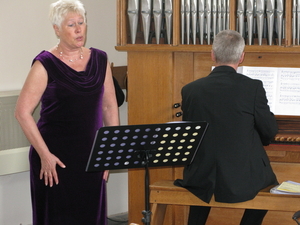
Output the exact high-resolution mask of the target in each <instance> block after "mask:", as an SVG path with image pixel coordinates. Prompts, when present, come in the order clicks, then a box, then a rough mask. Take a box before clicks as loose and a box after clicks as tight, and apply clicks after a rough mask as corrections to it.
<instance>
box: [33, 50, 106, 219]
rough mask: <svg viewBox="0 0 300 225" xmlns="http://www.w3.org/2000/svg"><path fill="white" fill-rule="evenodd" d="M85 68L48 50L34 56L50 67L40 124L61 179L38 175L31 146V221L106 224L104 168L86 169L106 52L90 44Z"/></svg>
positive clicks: (96, 121) (97, 120)
mask: <svg viewBox="0 0 300 225" xmlns="http://www.w3.org/2000/svg"><path fill="white" fill-rule="evenodd" d="M90 50H91V55H90V59H89V61H88V64H87V67H86V70H85V71H82V72H77V71H75V70H73V69H72V68H70V67H69V66H67V65H66V64H65V63H63V62H62V61H61V60H59V59H58V58H56V57H55V56H54V55H52V54H51V53H50V52H48V51H42V52H41V53H40V54H39V55H37V56H36V58H34V60H33V62H35V61H36V60H38V61H40V62H41V63H42V65H43V66H44V67H45V69H46V71H47V73H48V85H47V87H46V90H45V92H44V94H43V96H42V98H41V112H40V119H39V121H38V123H37V125H38V128H39V130H40V132H41V135H42V137H43V138H44V140H45V142H46V144H47V146H48V148H49V150H50V151H51V153H53V154H54V155H56V156H57V157H58V158H59V159H60V160H61V161H62V162H63V163H64V164H65V165H66V168H60V167H59V166H57V173H58V178H59V184H58V185H56V184H54V185H53V187H49V186H45V184H44V180H40V179H39V173H40V169H41V162H40V158H39V156H38V154H37V152H36V151H35V149H34V148H33V147H32V146H31V148H30V153H29V159H30V182H31V196H32V209H33V225H106V224H107V220H106V182H105V180H103V179H102V176H103V172H95V173H94V172H93V173H88V172H85V169H86V165H87V162H88V158H89V155H90V151H91V148H92V145H93V140H94V137H95V133H96V131H97V130H98V129H99V128H100V127H102V125H103V123H102V96H103V90H104V87H103V83H104V79H105V73H106V66H107V55H106V53H105V52H103V51H101V50H98V49H95V48H91V49H90Z"/></svg>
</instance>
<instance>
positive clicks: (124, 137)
mask: <svg viewBox="0 0 300 225" xmlns="http://www.w3.org/2000/svg"><path fill="white" fill-rule="evenodd" d="M207 126H208V123H207V122H202V121H201V122H171V123H164V124H147V125H128V126H111V127H102V128H100V129H99V130H98V132H97V134H96V137H95V140H94V144H93V147H92V151H91V154H90V157H89V161H88V164H87V167H86V171H87V172H96V171H104V170H114V169H131V168H141V167H144V168H145V206H146V209H145V210H144V211H143V212H142V213H143V215H144V216H145V217H144V218H143V219H142V221H143V223H144V224H145V225H150V218H151V212H150V210H149V209H150V204H149V170H148V167H158V166H175V165H188V164H190V163H191V162H192V161H193V158H194V156H195V154H196V151H197V149H198V147H199V145H200V143H201V141H202V138H203V136H204V134H205V131H206V129H207Z"/></svg>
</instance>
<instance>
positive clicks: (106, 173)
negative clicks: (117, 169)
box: [103, 170, 109, 182]
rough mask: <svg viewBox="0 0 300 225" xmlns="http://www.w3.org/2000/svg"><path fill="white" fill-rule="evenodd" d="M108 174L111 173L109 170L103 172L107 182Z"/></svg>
mask: <svg viewBox="0 0 300 225" xmlns="http://www.w3.org/2000/svg"><path fill="white" fill-rule="evenodd" d="M108 175H109V170H105V171H104V173H103V179H104V180H105V181H106V182H107V181H108Z"/></svg>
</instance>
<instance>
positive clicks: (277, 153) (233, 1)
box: [116, 0, 300, 225]
mask: <svg viewBox="0 0 300 225" xmlns="http://www.w3.org/2000/svg"><path fill="white" fill-rule="evenodd" d="M129 1H130V0H117V46H116V49H117V50H118V51H126V52H127V56H128V64H127V66H128V84H127V85H128V86H127V88H128V92H127V93H128V96H127V98H128V123H129V124H130V125H134V124H153V123H165V122H170V121H179V120H181V111H180V101H181V96H180V90H181V88H182V86H184V85H185V84H187V83H189V82H191V81H193V80H195V79H198V78H201V77H205V76H207V75H208V73H209V72H210V70H211V67H212V66H213V62H212V61H211V58H210V51H211V45H210V44H209V43H208V40H206V41H205V42H204V43H203V44H201V43H200V42H201V41H200V40H199V32H198V33H197V36H196V37H197V38H196V41H195V43H193V41H194V40H193V35H186V32H187V31H186V30H185V31H184V32H185V33H184V32H182V20H181V19H182V7H183V6H182V4H183V3H184V4H185V6H184V7H186V4H187V2H188V4H190V3H191V2H194V1H192V0H191V1H187V0H171V1H170V2H171V3H172V13H173V14H172V20H171V21H172V23H171V26H172V29H171V31H172V33H171V35H172V36H171V43H167V41H166V39H167V38H166V33H167V32H166V31H165V29H166V28H165V27H163V28H161V30H162V31H161V32H160V36H159V38H156V37H155V31H154V25H153V24H154V22H153V21H154V20H155V18H154V16H153V15H152V16H150V17H151V20H150V25H149V27H150V31H149V35H148V36H149V38H148V39H147V41H149V43H145V38H144V35H145V34H144V32H145V30H143V21H144V19H145V17H144V15H143V12H145V11H143V8H142V6H141V4H143V2H146V3H147V2H148V3H149V2H152V3H153V1H154V0H153V1H150V0H149V1H148V0H136V1H133V2H135V3H137V2H138V3H139V7H138V9H139V10H140V11H132V9H131V13H136V15H137V18H136V19H137V20H138V24H137V28H136V30H137V32H136V33H135V35H136V37H135V42H134V43H132V31H131V28H130V25H129V23H130V20H131V19H132V18H131V19H129V14H128V13H129V6H130V5H129V4H132V2H130V3H129ZM200 1H201V0H200ZM211 1H213V0H211ZM226 1H227V0H226ZM255 1H258V0H255ZM162 2H163V4H167V0H164V1H162ZM196 2H197V3H199V0H197V1H196ZM238 2H239V1H237V0H228V11H229V17H228V18H229V20H228V22H229V24H228V29H233V30H238V26H239V24H238V21H239V20H238V17H239V15H238V8H239V6H238ZM245 2H246V0H245ZM283 2H284V12H283V17H284V26H283V36H282V40H281V45H278V36H277V37H276V36H275V37H273V39H272V40H273V41H272V43H270V42H269V43H268V40H267V39H268V38H267V37H266V36H264V37H263V38H262V40H261V41H262V43H259V40H258V39H257V34H255V35H256V36H255V35H254V38H253V44H251V45H249V44H247V41H246V48H245V52H246V55H245V60H244V62H243V63H242V65H241V66H257V67H294V68H297V67H300V66H299V65H300V64H299V62H300V46H299V45H297V41H298V39H297V38H296V39H295V37H294V33H295V31H294V30H293V29H294V28H293V26H294V25H293V24H294V23H293V21H294V19H295V18H294V17H295V14H294V13H293V9H294V7H295V6H294V5H293V3H292V2H293V1H290V0H287V1H283ZM165 8H166V7H165ZM153 11H154V9H153ZM165 17H166V15H165ZM165 17H163V21H166V18H165ZM265 17H266V16H265ZM164 19H165V20H164ZM191 21H192V20H191ZM198 21H199V18H198ZM265 21H266V18H265ZM162 23H164V22H162ZM190 26H192V24H191V25H190ZM197 29H198V28H197ZM183 34H184V35H185V36H183ZM183 39H184V40H183ZM212 39H213V37H212ZM245 40H246V38H245ZM294 42H295V43H294ZM299 115H300V112H299ZM276 119H277V121H278V126H279V133H278V135H277V136H276V138H275V139H274V142H273V143H272V144H271V145H270V146H267V147H266V148H265V149H266V151H267V153H268V155H269V157H270V160H271V161H275V162H289V163H300V145H299V144H300V116H277V115H276ZM182 169H183V168H182V167H163V168H152V169H150V183H153V182H155V181H158V180H166V179H168V180H171V179H172V180H174V179H177V178H181V177H182ZM298 172H299V171H295V173H298ZM128 180H129V223H139V224H142V222H141V219H142V217H143V216H142V210H144V209H145V205H144V204H145V203H144V198H145V197H144V194H145V193H144V188H143V187H144V170H143V169H130V170H129V172H128ZM299 181H300V178H299V180H298V182H299ZM299 210H300V204H299ZM242 213H243V210H242V211H239V210H231V209H212V211H211V214H210V217H209V219H208V221H207V224H208V225H211V224H223V225H226V224H228V225H229V224H238V223H239V222H238V221H239V220H240V218H241V215H242ZM187 215H188V208H187V207H183V206H176V207H170V208H168V209H167V218H166V220H165V221H166V222H165V225H185V224H186V220H187ZM263 224H265V225H268V224H272V225H274V224H281V225H282V224H285V225H289V224H294V221H292V220H291V215H289V214H286V213H285V212H272V211H270V212H269V213H268V214H267V216H266V218H265V220H264V223H263Z"/></svg>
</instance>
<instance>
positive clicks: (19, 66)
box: [0, 0, 128, 225]
mask: <svg viewBox="0 0 300 225" xmlns="http://www.w3.org/2000/svg"><path fill="white" fill-rule="evenodd" d="M52 2H55V0H42V1H41V0H23V1H20V0H9V1H4V0H2V1H0V33H1V39H0V40H1V41H0V51H1V53H2V54H0V91H8V90H19V89H21V88H22V85H23V83H24V81H25V78H26V76H27V73H28V71H29V68H30V65H31V62H32V59H33V58H34V57H35V56H36V55H37V54H38V53H39V52H40V51H42V50H48V49H50V48H51V47H52V46H54V45H56V44H57V39H56V36H55V34H54V33H53V30H52V27H51V24H50V22H49V20H48V9H49V5H50V4H51V3H52ZM82 2H83V3H84V5H85V7H86V10H87V19H88V36H87V43H86V47H95V48H99V49H102V50H104V51H106V52H107V53H108V56H109V60H110V62H114V65H115V66H122V65H126V64H127V56H126V53H124V52H117V51H116V50H115V48H114V47H115V45H116V1H115V0H101V1H95V0H82ZM120 115H121V124H122V125H126V124H127V103H125V104H124V105H123V106H121V108H120ZM26 160H27V159H26ZM111 172H112V173H111V175H110V179H109V182H108V184H107V188H108V214H109V215H110V214H116V213H120V212H126V211H127V202H128V199H127V191H128V189H127V171H111ZM21 223H22V225H27V224H30V223H31V205H30V193H29V173H28V172H23V173H18V174H12V175H4V176H0V224H1V225H2V224H3V225H19V224H21Z"/></svg>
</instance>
